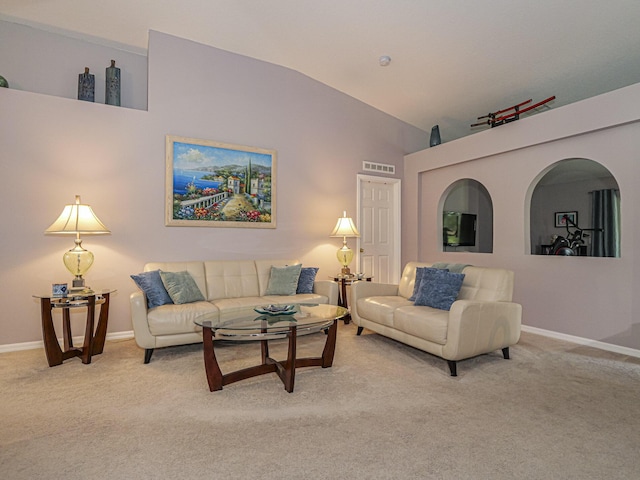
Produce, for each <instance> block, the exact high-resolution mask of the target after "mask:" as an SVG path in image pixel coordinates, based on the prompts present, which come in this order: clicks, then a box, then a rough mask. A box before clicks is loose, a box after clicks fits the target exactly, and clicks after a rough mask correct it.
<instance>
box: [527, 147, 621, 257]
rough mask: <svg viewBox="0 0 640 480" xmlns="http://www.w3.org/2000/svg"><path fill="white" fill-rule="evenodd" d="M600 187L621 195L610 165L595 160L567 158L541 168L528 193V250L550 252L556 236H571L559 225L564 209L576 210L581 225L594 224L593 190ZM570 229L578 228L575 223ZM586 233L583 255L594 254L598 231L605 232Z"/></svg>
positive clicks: (565, 210) (533, 253)
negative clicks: (609, 167) (558, 217)
mask: <svg viewBox="0 0 640 480" xmlns="http://www.w3.org/2000/svg"><path fill="white" fill-rule="evenodd" d="M600 190H613V191H615V192H616V195H617V196H618V198H619V194H620V192H619V187H618V182H617V180H616V179H615V177H614V176H613V174H612V173H611V172H610V171H609V169H607V168H606V167H605V166H603V165H602V164H601V163H599V162H597V161H595V160H590V159H587V158H566V159H562V160H559V161H557V162H555V163H553V164H551V165H549V166H548V167H546V168H545V169H544V170H543V171H541V172H540V174H539V175H538V176H537V177H536V178H535V179H534V181H533V182H532V184H531V187H530V188H529V192H528V195H527V205H526V206H525V208H527V209H528V213H529V222H528V227H529V232H528V236H529V242H528V243H529V246H528V251H527V252H526V253H530V254H532V255H544V254H548V253H550V250H551V247H550V246H551V245H552V243H553V240H554V239H555V237H556V236H559V235H560V236H563V237H567V236H568V234H569V232H568V231H567V229H566V227H564V226H557V225H556V221H555V220H556V218H555V217H556V214H558V213H560V212H575V213H576V215H577V216H576V218H575V220H576V223H577V225H578V226H579V227H580V228H581V229H590V228H593V227H594V224H593V219H592V212H593V208H594V194H593V192H596V191H600ZM525 213H526V212H525ZM619 220H620V218H619V217H618V218H617V221H616V224H617V228H618V231H620V228H621V225H620V224H619ZM595 226H598V225H595ZM569 230H570V231H571V232H573V231H575V229H574V228H571V226H570V228H569ZM585 233H586V234H587V235H588V236H585V237H584V241H583V242H582V246H581V247H580V248H579V253H580V255H583V256H594V255H592V252H593V249H592V245H593V239H594V237H595V236H596V235H602V234H601V233H596V232H589V231H585ZM577 251H578V250H576V252H577ZM609 256H619V255H618V254H616V255H609Z"/></svg>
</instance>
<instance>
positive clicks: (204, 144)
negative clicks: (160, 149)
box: [165, 135, 276, 228]
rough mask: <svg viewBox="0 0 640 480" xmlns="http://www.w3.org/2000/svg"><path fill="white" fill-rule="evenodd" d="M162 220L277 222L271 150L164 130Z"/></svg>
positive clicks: (173, 223)
mask: <svg viewBox="0 0 640 480" xmlns="http://www.w3.org/2000/svg"><path fill="white" fill-rule="evenodd" d="M165 197H166V206H165V225H167V226H176V227H241V228H276V151H275V150H268V149H264V148H257V147H246V146H241V145H231V144H227V143H220V142H214V141H209V140H200V139H195V138H186V137H178V136H174V135H167V136H166V183H165Z"/></svg>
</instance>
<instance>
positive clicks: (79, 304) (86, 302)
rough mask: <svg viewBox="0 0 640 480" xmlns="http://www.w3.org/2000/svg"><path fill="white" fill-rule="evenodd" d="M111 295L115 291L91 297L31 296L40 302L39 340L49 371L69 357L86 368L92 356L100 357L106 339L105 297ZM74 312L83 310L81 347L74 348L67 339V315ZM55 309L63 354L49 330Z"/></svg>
mask: <svg viewBox="0 0 640 480" xmlns="http://www.w3.org/2000/svg"><path fill="white" fill-rule="evenodd" d="M113 292H115V290H103V291H101V292H99V293H91V294H84V293H80V294H69V296H67V297H55V296H53V295H34V297H35V298H38V299H40V312H41V318H42V339H43V341H44V351H45V354H46V355H47V361H48V362H49V366H50V367H53V366H56V365H60V364H61V363H62V362H63V361H65V360H67V359H69V358H73V357H80V358H81V359H82V363H84V364H89V363H91V356H92V355H100V354H101V353H102V351H103V350H104V342H105V339H106V337H107V323H108V322H109V296H110V294H111V293H113ZM96 305H100V317H99V319H98V325H97V326H95V311H96ZM75 308H86V309H87V323H86V326H85V331H84V341H83V344H82V347H74V346H73V339H72V336H71V314H70V311H71V310H72V309H75ZM57 309H60V310H62V338H63V341H64V350H63V349H62V348H61V347H60V343H59V342H58V338H57V336H56V331H55V328H54V326H53V311H54V310H57ZM94 326H95V328H94Z"/></svg>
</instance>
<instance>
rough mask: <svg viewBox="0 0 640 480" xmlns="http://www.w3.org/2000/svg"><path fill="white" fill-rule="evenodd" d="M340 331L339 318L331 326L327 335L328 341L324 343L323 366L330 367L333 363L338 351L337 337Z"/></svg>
mask: <svg viewBox="0 0 640 480" xmlns="http://www.w3.org/2000/svg"><path fill="white" fill-rule="evenodd" d="M337 333H338V320H334V321H333V323H332V324H331V326H330V327H329V334H328V335H327V341H326V342H325V344H324V350H322V368H328V367H330V366H331V365H333V356H334V354H335V351H336V337H337Z"/></svg>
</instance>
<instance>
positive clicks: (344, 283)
mask: <svg viewBox="0 0 640 480" xmlns="http://www.w3.org/2000/svg"><path fill="white" fill-rule="evenodd" d="M340 283H341V286H342V302H341V303H342V305H340V306H341V307H344V308H346V309H348V308H349V301H348V300H347V280H346V279H344V278H342V279H341V280H340ZM343 320H344V323H345V325H349V322H350V321H351V314H350V313H347V314H346V315H345V316H344V317H343Z"/></svg>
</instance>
